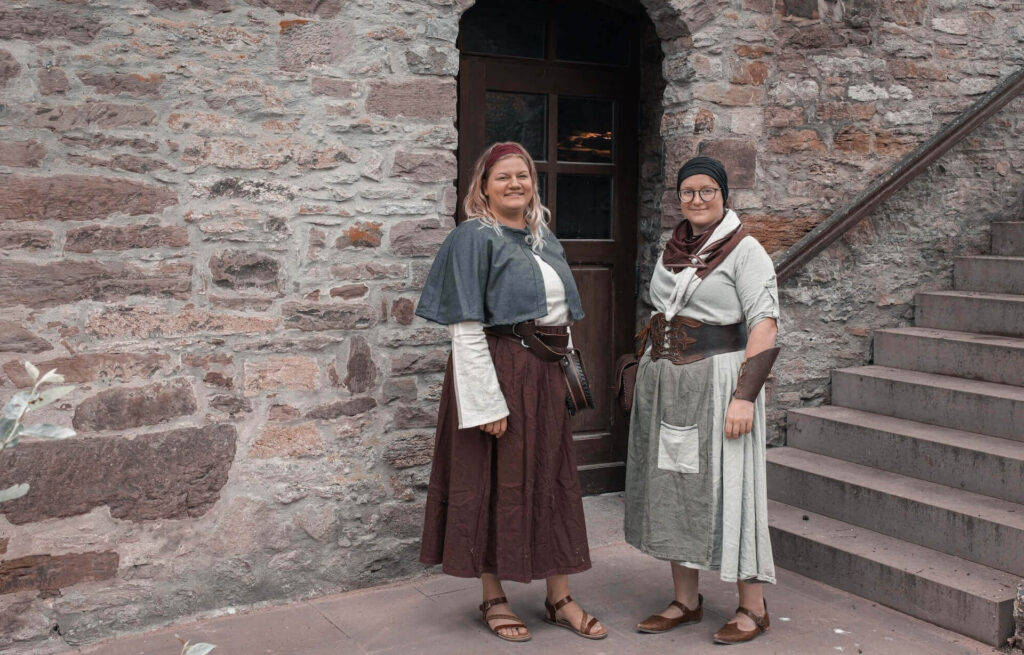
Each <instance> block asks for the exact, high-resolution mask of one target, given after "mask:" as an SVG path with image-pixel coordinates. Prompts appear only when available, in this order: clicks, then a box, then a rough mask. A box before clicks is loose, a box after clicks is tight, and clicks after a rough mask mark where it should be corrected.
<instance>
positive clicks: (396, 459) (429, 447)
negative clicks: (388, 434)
mask: <svg viewBox="0 0 1024 655" xmlns="http://www.w3.org/2000/svg"><path fill="white" fill-rule="evenodd" d="M433 453H434V435H433V434H432V433H430V432H419V433H417V434H410V435H405V436H401V437H398V438H397V439H394V440H392V441H391V443H389V444H388V445H387V447H385V448H384V455H383V458H384V461H385V462H387V463H388V464H390V465H391V466H393V467H394V468H396V469H405V468H411V467H413V466H423V465H424V464H429V463H430V461H431V459H432V458H433Z"/></svg>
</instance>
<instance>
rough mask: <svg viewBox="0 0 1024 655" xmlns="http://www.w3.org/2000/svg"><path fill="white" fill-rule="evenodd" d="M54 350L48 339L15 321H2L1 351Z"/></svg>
mask: <svg viewBox="0 0 1024 655" xmlns="http://www.w3.org/2000/svg"><path fill="white" fill-rule="evenodd" d="M47 350H53V346H52V345H50V342H49V341H47V340H46V339H40V338H39V337H38V336H36V335H35V334H33V333H32V332H30V331H28V330H26V329H25V328H24V327H22V326H21V325H19V324H17V323H15V322H14V321H0V352H11V353H33V354H35V353H41V352H44V351H47Z"/></svg>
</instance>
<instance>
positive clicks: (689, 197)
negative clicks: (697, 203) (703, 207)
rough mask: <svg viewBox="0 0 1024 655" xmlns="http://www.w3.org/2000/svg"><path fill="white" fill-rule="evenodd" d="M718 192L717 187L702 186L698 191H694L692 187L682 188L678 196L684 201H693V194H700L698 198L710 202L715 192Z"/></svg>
mask: <svg viewBox="0 0 1024 655" xmlns="http://www.w3.org/2000/svg"><path fill="white" fill-rule="evenodd" d="M716 193H718V187H704V188H703V189H701V190H700V191H696V192H695V191H694V190H693V189H683V190H682V191H680V192H679V198H680V199H681V200H682V201H683V202H686V203H690V202H693V198H694V196H695V195H697V194H700V199H701V200H703V201H704V202H711V201H712V200H714V199H715V194H716Z"/></svg>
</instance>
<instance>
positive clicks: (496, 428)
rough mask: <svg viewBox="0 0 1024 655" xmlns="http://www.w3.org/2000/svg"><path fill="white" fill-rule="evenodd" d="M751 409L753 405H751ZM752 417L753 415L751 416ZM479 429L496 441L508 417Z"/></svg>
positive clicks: (503, 429)
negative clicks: (492, 436)
mask: <svg viewBox="0 0 1024 655" xmlns="http://www.w3.org/2000/svg"><path fill="white" fill-rule="evenodd" d="M751 407H753V405H751ZM751 416H753V414H751ZM480 429H481V430H483V431H484V432H486V433H487V434H490V435H494V438H495V439H497V438H498V437H500V436H501V435H503V434H505V430H508V417H507V416H506V417H505V418H500V419H498V420H497V421H491V422H490V423H484V424H483V425H481V426H480Z"/></svg>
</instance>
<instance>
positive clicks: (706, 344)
mask: <svg viewBox="0 0 1024 655" xmlns="http://www.w3.org/2000/svg"><path fill="white" fill-rule="evenodd" d="M644 332H646V335H644V333H643V332H642V333H641V335H642V336H646V338H648V339H650V342H651V359H652V360H659V359H667V360H669V361H670V362H672V363H673V364H689V363H690V362H696V361H698V360H701V359H705V358H707V357H713V356H714V355H721V354H722V353H731V352H736V351H737V350H744V349H746V347H747V328H746V325H744V324H743V323H733V324H732V325H707V324H705V323H701V322H700V321H695V320H693V319H692V318H685V317H683V316H676V317H675V318H673V319H672V320H671V321H667V320H665V315H664V314H661V313H658V314H655V315H654V316H652V317H651V322H650V323H648V324H647V327H646V328H644Z"/></svg>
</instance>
